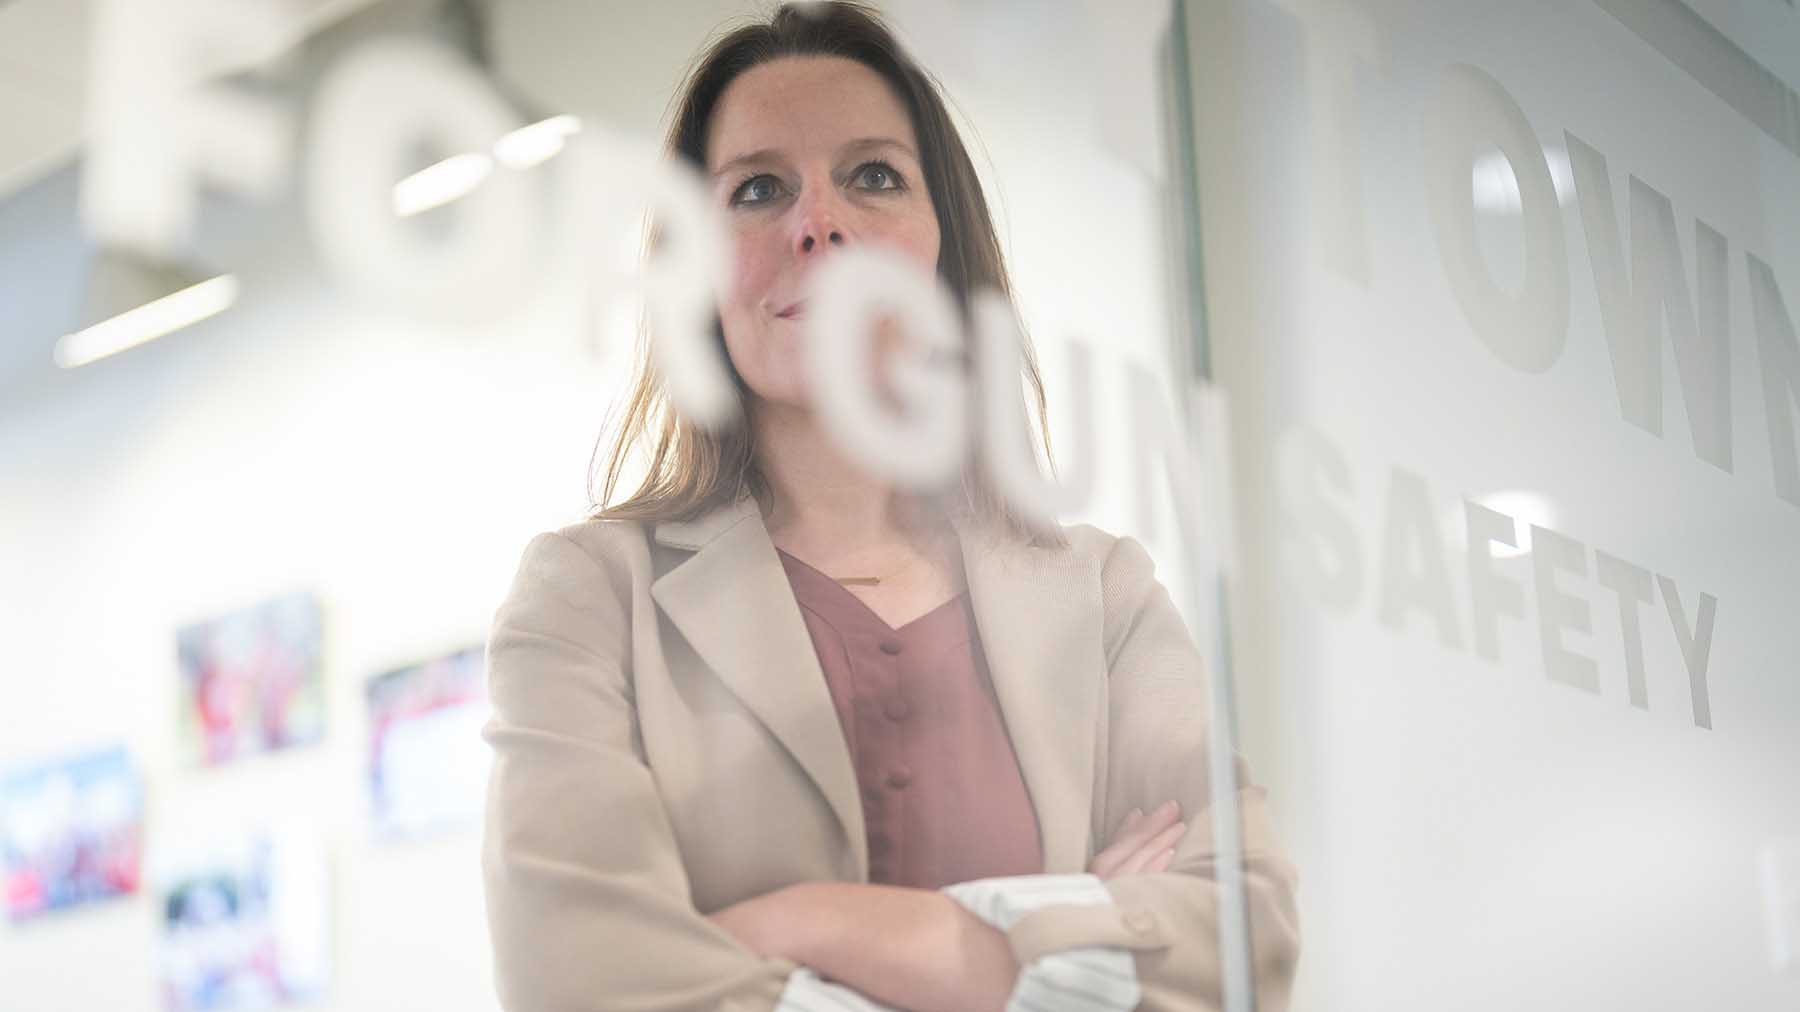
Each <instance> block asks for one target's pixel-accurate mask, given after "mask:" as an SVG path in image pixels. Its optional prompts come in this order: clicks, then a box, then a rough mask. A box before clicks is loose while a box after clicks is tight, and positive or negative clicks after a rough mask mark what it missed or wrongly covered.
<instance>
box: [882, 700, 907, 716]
mask: <svg viewBox="0 0 1800 1012" xmlns="http://www.w3.org/2000/svg"><path fill="white" fill-rule="evenodd" d="M881 712H883V713H885V714H887V719H889V720H892V721H902V720H905V719H906V718H908V717H910V716H912V707H910V706H907V705H906V700H904V699H890V700H888V701H887V702H886V703H883V704H882V706H881Z"/></svg>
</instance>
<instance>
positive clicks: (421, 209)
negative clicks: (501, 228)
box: [394, 152, 494, 218]
mask: <svg viewBox="0 0 1800 1012" xmlns="http://www.w3.org/2000/svg"><path fill="white" fill-rule="evenodd" d="M492 171H494V160H493V159H492V158H489V157H488V156H487V155H484V154H480V153H478V152H470V153H467V154H461V155H452V156H451V157H449V158H446V159H444V160H443V161H441V162H438V163H437V164H436V165H429V166H426V167H425V168H423V169H420V170H419V171H417V172H415V173H413V174H412V175H410V176H407V177H406V178H405V179H402V180H400V181H399V182H398V183H395V184H394V214H396V215H398V216H399V217H402V218H410V217H412V216H413V215H415V214H423V213H425V212H426V211H429V210H431V209H432V208H434V207H442V206H443V205H445V204H448V203H450V202H451V201H453V200H457V199H460V198H462V197H466V196H468V195H469V194H470V193H471V192H473V191H474V189H475V188H476V187H477V186H480V185H481V183H482V180H485V179H486V178H487V177H488V173H490V172H492Z"/></svg>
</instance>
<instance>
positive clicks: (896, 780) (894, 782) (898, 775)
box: [887, 766, 912, 791]
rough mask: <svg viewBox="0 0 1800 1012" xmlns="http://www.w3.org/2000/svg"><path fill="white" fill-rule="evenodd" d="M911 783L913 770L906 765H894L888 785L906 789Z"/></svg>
mask: <svg viewBox="0 0 1800 1012" xmlns="http://www.w3.org/2000/svg"><path fill="white" fill-rule="evenodd" d="M910 783H912V770H909V769H907V768H906V767H904V766H896V767H894V768H893V770H891V771H890V772H889V773H888V775H887V785H888V786H889V787H892V788H893V789H894V790H896V791H898V790H904V789H905V788H906V785H907V784H910Z"/></svg>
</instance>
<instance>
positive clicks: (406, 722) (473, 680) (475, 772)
mask: <svg viewBox="0 0 1800 1012" xmlns="http://www.w3.org/2000/svg"><path fill="white" fill-rule="evenodd" d="M483 654H484V651H483V648H482V647H481V646H479V645H477V646H471V647H467V648H465V649H463V650H458V651H456V652H455V653H451V654H446V655H444V656H442V657H437V658H433V659H431V660H428V661H425V662H423V663H420V664H415V665H412V666H410V667H405V668H400V669H397V670H394V671H389V672H387V673H385V674H381V675H377V676H375V677H374V678H371V679H370V680H369V683H368V689H367V696H368V703H369V800H370V813H371V818H372V820H373V822H374V827H375V833H376V835H377V836H380V837H387V838H396V837H407V836H417V835H421V834H425V833H429V832H434V831H438V830H442V829H445V828H449V827H454V826H458V825H467V824H469V823H472V822H475V821H477V820H478V819H479V818H480V817H481V811H482V804H483V798H484V792H485V790H486V787H487V772H488V747H487V744H486V743H485V742H483V741H482V740H481V726H482V724H483V723H485V722H486V720H487V717H488V702H487V685H486V677H485V665H484V661H485V658H484V656H483Z"/></svg>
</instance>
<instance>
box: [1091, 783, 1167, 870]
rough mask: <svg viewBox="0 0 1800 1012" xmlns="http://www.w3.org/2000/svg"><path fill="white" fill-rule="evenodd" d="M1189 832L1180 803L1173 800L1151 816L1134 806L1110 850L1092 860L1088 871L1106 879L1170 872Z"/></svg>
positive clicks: (1115, 835) (1112, 842)
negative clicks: (1179, 841)
mask: <svg viewBox="0 0 1800 1012" xmlns="http://www.w3.org/2000/svg"><path fill="white" fill-rule="evenodd" d="M1185 832H1187V823H1185V822H1182V821H1181V805H1180V803H1179V802H1175V801H1169V802H1167V803H1165V804H1163V805H1162V807H1160V808H1158V809H1156V810H1155V811H1153V812H1151V813H1150V814H1149V815H1145V814H1144V813H1143V812H1142V811H1140V810H1139V809H1136V808H1133V809H1132V810H1131V814H1130V815H1127V816H1126V817H1125V821H1124V822H1123V823H1121V824H1120V825H1119V829H1118V831H1117V832H1116V833H1114V834H1113V838H1112V840H1111V841H1110V842H1109V843H1108V844H1107V845H1106V849H1104V850H1102V851H1101V852H1100V853H1098V854H1095V855H1094V860H1093V861H1091V862H1089V863H1088V871H1089V872H1090V873H1092V874H1095V875H1098V876H1100V877H1101V878H1103V879H1105V878H1118V877H1120V876H1123V875H1139V874H1149V873H1151V872H1159V871H1168V870H1169V865H1171V864H1173V863H1175V844H1176V842H1177V841H1178V840H1180V839H1181V835H1182V834H1183V833H1185Z"/></svg>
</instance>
